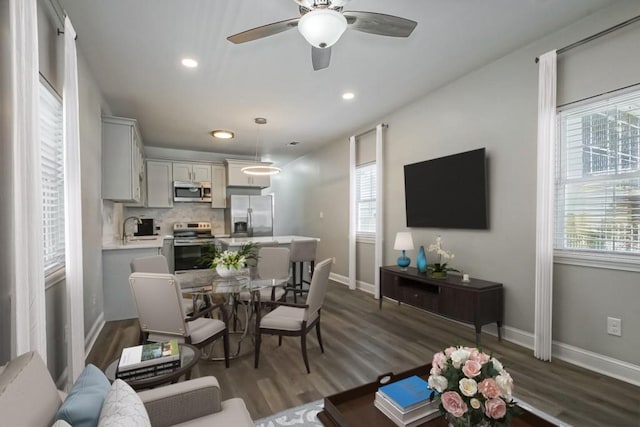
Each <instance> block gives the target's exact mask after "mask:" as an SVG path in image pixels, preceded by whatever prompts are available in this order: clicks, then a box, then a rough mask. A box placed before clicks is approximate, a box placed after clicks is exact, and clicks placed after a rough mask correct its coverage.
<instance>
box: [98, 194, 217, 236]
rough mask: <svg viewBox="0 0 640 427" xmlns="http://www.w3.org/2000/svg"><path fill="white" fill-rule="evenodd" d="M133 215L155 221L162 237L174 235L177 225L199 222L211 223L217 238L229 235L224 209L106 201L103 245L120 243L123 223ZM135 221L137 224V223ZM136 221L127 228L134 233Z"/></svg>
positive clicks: (194, 205) (104, 205)
mask: <svg viewBox="0 0 640 427" xmlns="http://www.w3.org/2000/svg"><path fill="white" fill-rule="evenodd" d="M129 216H138V217H141V218H153V219H154V224H155V226H156V227H160V231H158V234H160V235H172V234H173V224H174V223H175V222H199V221H205V222H210V223H211V232H212V233H213V235H214V236H221V235H224V234H228V233H226V232H225V219H224V209H212V208H211V207H209V206H208V205H206V204H200V203H175V204H174V206H173V208H169V209H152V208H129V207H126V206H123V205H122V203H114V202H112V201H109V200H103V203H102V242H103V243H106V244H108V243H111V242H113V241H117V240H118V239H119V238H120V236H121V235H122V220H123V219H124V218H126V217H129ZM133 222H135V221H133ZM131 227H132V222H129V227H128V228H127V231H128V233H131V232H132V230H131V229H130V228H131Z"/></svg>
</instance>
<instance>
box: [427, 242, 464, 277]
mask: <svg viewBox="0 0 640 427" xmlns="http://www.w3.org/2000/svg"><path fill="white" fill-rule="evenodd" d="M427 251H429V252H435V253H436V254H437V255H438V262H436V263H434V264H431V265H430V266H429V271H430V272H431V277H434V278H436V279H444V278H446V277H447V272H448V271H456V272H458V270H456V269H455V268H451V267H448V266H447V260H450V259H453V258H454V256H455V255H454V254H453V252H451V251H446V250H444V249H442V237H440V236H438V238H437V239H436V242H435V243H432V244H430V245H429V249H427Z"/></svg>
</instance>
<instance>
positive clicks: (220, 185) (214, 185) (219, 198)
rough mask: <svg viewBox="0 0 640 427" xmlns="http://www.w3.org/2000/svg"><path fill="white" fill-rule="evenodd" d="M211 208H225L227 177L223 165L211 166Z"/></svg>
mask: <svg viewBox="0 0 640 427" xmlns="http://www.w3.org/2000/svg"><path fill="white" fill-rule="evenodd" d="M211 178H212V180H211V207H212V208H226V207H227V177H226V171H225V167H224V166H223V165H213V166H211Z"/></svg>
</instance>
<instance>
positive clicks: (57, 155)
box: [40, 83, 65, 276]
mask: <svg viewBox="0 0 640 427" xmlns="http://www.w3.org/2000/svg"><path fill="white" fill-rule="evenodd" d="M62 124H63V123H62V102H61V100H60V98H59V97H58V96H57V95H56V94H54V93H53V91H52V90H51V89H50V88H49V87H48V86H47V85H46V84H44V83H41V84H40V153H41V166H42V169H41V180H42V223H43V229H44V269H45V271H44V273H45V276H46V275H48V274H49V273H51V272H53V271H55V270H57V269H59V268H61V267H63V266H64V259H65V246H64V157H63V149H64V146H63V136H62V135H63V129H62Z"/></svg>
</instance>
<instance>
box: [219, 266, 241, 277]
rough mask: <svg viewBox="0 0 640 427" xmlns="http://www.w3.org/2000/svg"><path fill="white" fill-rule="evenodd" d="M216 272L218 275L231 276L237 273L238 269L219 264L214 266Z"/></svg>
mask: <svg viewBox="0 0 640 427" xmlns="http://www.w3.org/2000/svg"><path fill="white" fill-rule="evenodd" d="M216 273H218V275H219V276H220V277H225V278H226V277H233V276H235V275H236V274H238V270H237V269H236V268H233V267H231V268H228V267H225V266H224V265H219V266H217V267H216Z"/></svg>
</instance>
